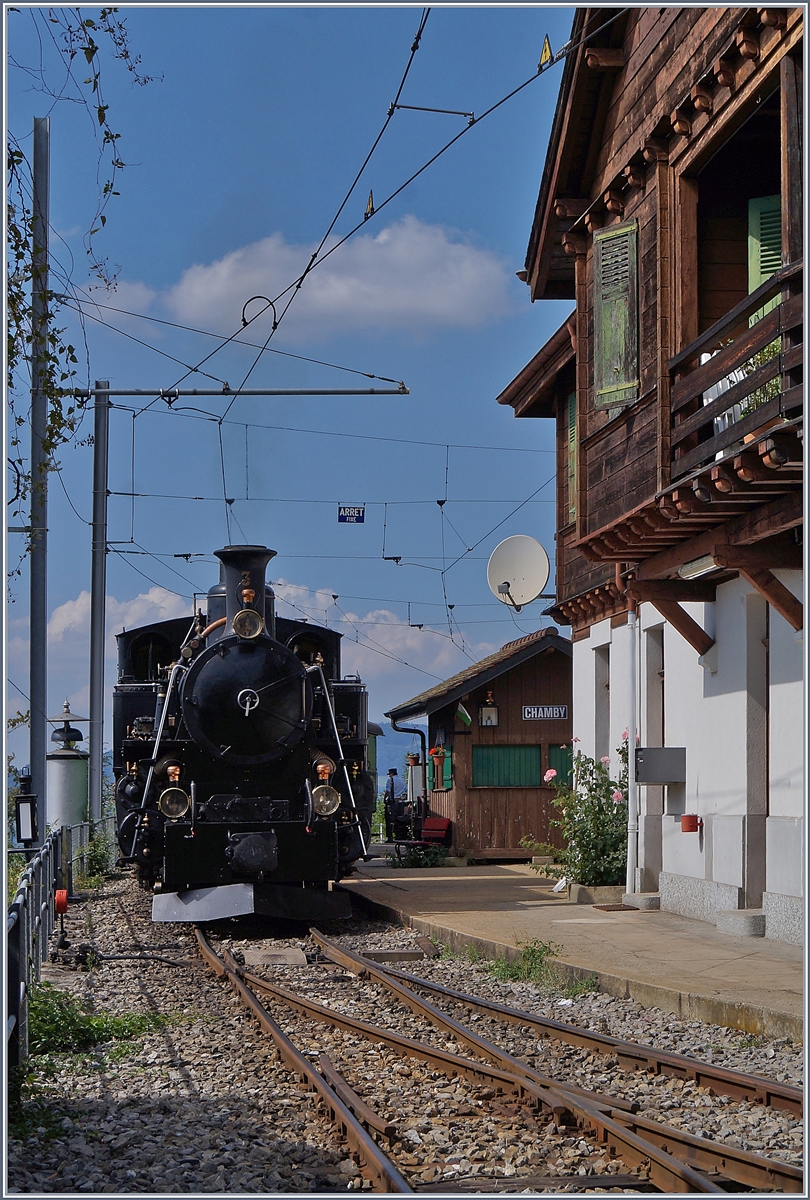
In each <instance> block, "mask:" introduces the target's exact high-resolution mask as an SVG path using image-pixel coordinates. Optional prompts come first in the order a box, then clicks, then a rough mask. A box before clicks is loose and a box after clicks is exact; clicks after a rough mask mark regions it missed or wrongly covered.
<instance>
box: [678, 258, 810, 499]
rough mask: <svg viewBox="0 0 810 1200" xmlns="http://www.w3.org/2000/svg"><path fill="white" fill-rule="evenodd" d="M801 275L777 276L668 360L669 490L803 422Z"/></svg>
mask: <svg viewBox="0 0 810 1200" xmlns="http://www.w3.org/2000/svg"><path fill="white" fill-rule="evenodd" d="M802 270H803V263H802V262H801V261H800V262H796V263H791V264H790V265H789V266H787V267H783V268H782V269H781V270H780V271H777V272H776V274H774V275H772V276H771V278H770V279H769V280H767V282H766V283H764V284H762V286H761V287H759V288H757V290H756V291H754V292H752V293H751V295H750V296H747V297H746V299H745V300H744V301H742V302H741V303H740V304H738V305H736V307H735V308H733V309H732V310H731V312H729V313H727V314H726V316H724V317H722V318H721V319H720V320H719V321H716V322H715V323H714V325H712V326H711V328H710V329H707V330H706V332H705V333H703V334H701V336H700V337H699V338H697V339H696V340H695V341H694V342H692V343H691V344H690V345H689V346H687V347H686V349H684V350H682V351H681V353H680V354H678V355H676V356H675V357H674V358H673V359H671V360H670V363H669V369H670V377H671V380H672V387H671V392H670V411H671V414H672V428H671V442H670V444H671V453H672V480H673V482H674V481H675V480H677V479H680V478H682V477H683V476H684V475H687V474H689V473H692V472H695V471H698V470H700V468H701V467H703V466H707V465H709V464H712V463H714V462H715V461H716V460H717V459H718V458H722V457H725V455H726V454H727V452H728V451H729V450H730V449H731V448H732V447H736V446H738V445H739V444H740V443H742V442H743V440H744V439H745V437H746V436H747V435H751V434H755V433H757V432H759V431H760V430H762V429H763V428H765V427H767V426H768V425H769V424H776V423H777V422H781V421H782V420H783V419H790V418H793V417H796V416H798V415H800V414H801V410H802V404H803V385H802V382H801V369H802V359H803V353H804V345H803V337H802V319H803V301H804V297H803V293H802ZM775 298H778V302H777V304H776V306H775V307H773V308H771V309H770V311H768V312H765V313H764V315H761V316H759V319H755V320H753V321H752V320H751V318H754V317H756V315H757V314H758V313H760V312H761V310H762V309H764V308H765V307H766V306H767V305H768V302H769V301H771V302H772V301H773V300H774V299H775ZM741 327H742V332H740V329H741Z"/></svg>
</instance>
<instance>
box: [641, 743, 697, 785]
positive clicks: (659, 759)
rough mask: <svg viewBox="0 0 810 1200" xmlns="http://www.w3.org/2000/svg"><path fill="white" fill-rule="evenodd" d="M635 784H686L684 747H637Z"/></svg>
mask: <svg viewBox="0 0 810 1200" xmlns="http://www.w3.org/2000/svg"><path fill="white" fill-rule="evenodd" d="M636 783H657V784H663V783H686V747H685V746H638V747H637V748H636Z"/></svg>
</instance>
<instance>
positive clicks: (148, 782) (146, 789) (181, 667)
mask: <svg viewBox="0 0 810 1200" xmlns="http://www.w3.org/2000/svg"><path fill="white" fill-rule="evenodd" d="M187 670H188V667H186V666H184V665H183V663H174V664H173V665H172V669H171V672H170V674H169V682H168V684H167V687H166V699H165V700H164V701H163V708H162V709H161V710H160V721H159V722H158V727H157V730H156V732H155V748H154V750H153V751H152V761H151V763H150V764H149V773H148V775H147V776H146V783H145V785H144V789H143V799H142V800H141V808H140V811H141V812H143V810H144V809H145V808H146V801H147V800H148V799H149V789H150V787H151V786H152V776H153V775H154V773H155V764H156V763H157V761H158V750H159V749H160V739H161V738H162V737H163V726H164V725H165V723H166V714H167V712H168V709H169V698H170V696H171V694H172V687H173V686H174V681H175V678H176V676H177V675H178V673H179V672H180V671H187ZM139 828H140V823H139V822H138V821H136V822H135V833H134V835H133V838H132V846H131V848H130V851H129V857H130V858H132V857H133V856H134V854H135V843H136V842H137V840H138V830H139Z"/></svg>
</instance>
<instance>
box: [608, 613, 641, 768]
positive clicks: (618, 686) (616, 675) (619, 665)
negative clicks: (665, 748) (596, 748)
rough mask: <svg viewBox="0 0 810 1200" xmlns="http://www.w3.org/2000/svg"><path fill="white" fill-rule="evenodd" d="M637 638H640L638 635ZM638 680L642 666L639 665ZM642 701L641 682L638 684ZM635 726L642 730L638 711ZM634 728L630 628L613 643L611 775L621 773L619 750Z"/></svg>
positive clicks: (616, 631) (618, 633)
mask: <svg viewBox="0 0 810 1200" xmlns="http://www.w3.org/2000/svg"><path fill="white" fill-rule="evenodd" d="M636 636H637V635H636ZM636 680H638V662H636ZM636 698H637V699H638V682H636ZM634 723H635V725H636V728H638V708H637V709H636V718H635V722H634ZM629 724H630V626H629V625H617V626H616V627H615V629H614V630H613V637H612V639H611V643H610V743H609V746H610V748H609V750H608V754H609V755H610V773H611V775H612V776H614V777H615V776H616V775H618V773H619V761H618V758H617V755H616V748H617V746H620V745H621V744H622V734H623V733H624V731H625V730H626V729H627V728H628V726H629Z"/></svg>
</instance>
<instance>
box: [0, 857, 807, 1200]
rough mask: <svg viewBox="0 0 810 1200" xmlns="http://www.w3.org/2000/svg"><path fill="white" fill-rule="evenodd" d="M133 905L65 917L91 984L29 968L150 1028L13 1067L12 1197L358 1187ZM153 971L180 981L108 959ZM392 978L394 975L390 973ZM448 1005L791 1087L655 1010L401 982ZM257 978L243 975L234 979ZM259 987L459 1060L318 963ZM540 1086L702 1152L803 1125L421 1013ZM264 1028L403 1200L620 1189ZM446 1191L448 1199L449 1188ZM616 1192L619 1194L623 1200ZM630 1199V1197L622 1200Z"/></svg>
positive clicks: (437, 1034) (787, 1134) (347, 935)
mask: <svg viewBox="0 0 810 1200" xmlns="http://www.w3.org/2000/svg"><path fill="white" fill-rule="evenodd" d="M149 911H150V898H149V896H147V895H145V894H144V893H142V892H140V891H138V890H137V888H136V886H135V884H134V881H133V880H132V879H131V878H130V877H129V876H126V877H123V878H116V879H113V880H110V881H109V882H108V884H107V886H106V887H105V889H104V890H103V892H102V894H101V895H99V896H94V897H91V898H88V899H87V900H86V901H85V902H84V903H81V904H77V905H74V906H71V909H70V912H69V913H68V916H67V918H66V930H67V934H68V937H69V938H70V940H71V943H72V946H71V949H70V950H69V951H68V952H67V955H68V957H69V956H70V955H71V953H72V951H73V950H74V949H75V947H76V946H78V945H79V944H80V943H85V944H87V945H89V946H91V947H93V948H94V949H95V951H96V953H97V954H98V955H100V956H101V960H100V962H97V963H95V964H94V963H93V962H92V958H91V969H89V970H87V969H70V968H69V967H68V966H54V967H48V968H46V969H45V970H44V971H43V978H46V979H48V978H49V979H51V980H52V981H53V982H54V983H55V984H56V985H57V986H59V987H68V988H69V989H70V990H71V991H72V992H74V994H76V995H77V996H78V997H80V998H81V999H82V1000H83V1001H84V1002H86V1003H88V1005H89V1006H90V1007H91V1008H92V1009H93V1010H94V1011H97V1012H101V1011H107V1012H112V1013H119V1014H120V1013H125V1012H135V1013H148V1012H154V1013H162V1014H164V1015H165V1016H166V1017H167V1018H168V1019H167V1022H166V1023H165V1024H164V1025H163V1026H162V1027H161V1028H160V1029H157V1030H152V1031H150V1032H148V1033H146V1034H142V1035H140V1036H138V1037H136V1038H134V1039H133V1040H132V1041H130V1042H111V1043H107V1044H106V1045H102V1046H96V1047H94V1048H93V1049H92V1050H91V1051H89V1052H86V1053H83V1054H78V1055H77V1054H62V1055H52V1056H49V1057H48V1059H47V1060H38V1059H34V1060H32V1065H33V1066H34V1068H35V1071H36V1079H35V1084H34V1092H33V1096H34V1100H39V1101H40V1102H44V1104H45V1106H46V1107H45V1109H40V1108H38V1107H36V1105H35V1103H34V1102H33V1101H32V1100H29V1101H27V1105H26V1109H25V1112H26V1122H27V1127H26V1128H25V1129H24V1131H23V1136H21V1137H12V1138H11V1139H10V1141H9V1146H8V1184H9V1191H11V1192H132V1193H147V1194H149V1193H160V1192H186V1193H199V1192H225V1193H260V1192H264V1193H268V1192H270V1193H273V1192H277V1193H286V1192H313V1191H314V1192H325V1191H348V1190H354V1189H355V1188H361V1187H363V1186H364V1181H363V1180H362V1179H361V1177H360V1175H359V1171H358V1168H357V1166H356V1165H355V1163H354V1162H353V1161H352V1159H351V1157H350V1156H349V1152H348V1148H347V1147H346V1145H345V1144H343V1143H341V1141H340V1140H339V1138H338V1136H337V1134H336V1133H335V1131H334V1130H333V1129H332V1127H331V1126H330V1125H329V1123H328V1122H327V1120H326V1118H325V1116H324V1115H323V1113H322V1112H319V1111H318V1107H317V1104H316V1098H315V1097H314V1096H313V1095H312V1094H309V1093H307V1092H305V1091H303V1090H302V1085H301V1084H300V1083H299V1081H298V1080H297V1079H295V1077H293V1076H292V1075H291V1073H290V1072H289V1071H288V1070H287V1069H286V1068H285V1067H284V1066H283V1064H281V1063H280V1062H279V1060H278V1059H277V1057H276V1054H275V1051H274V1048H273V1046H272V1044H271V1042H270V1040H269V1039H268V1038H267V1037H265V1036H264V1035H262V1034H261V1033H260V1031H259V1029H258V1026H257V1025H256V1023H255V1021H253V1020H252V1019H251V1018H250V1017H249V1016H248V1014H247V1012H246V1010H245V1009H244V1008H243V1007H242V1005H241V1003H240V1002H239V1000H238V998H237V997H236V995H235V993H234V992H233V991H232V990H231V989H230V988H229V986H228V985H226V984H224V983H222V982H219V981H217V980H216V979H214V977H213V975H212V974H211V972H210V971H209V970H208V969H207V968H206V967H205V966H204V965H203V963H202V960H201V959H200V958H199V956H198V954H197V950H196V939H195V938H194V936H193V934H192V932H191V931H190V929H189V928H187V927H185V926H179V925H153V924H152V923H151V920H150V919H149ZM323 932H324V933H326V934H327V936H330V937H332V938H334V940H336V941H338V942H339V943H340V944H342V945H344V946H345V947H346V948H347V949H355V950H357V951H360V952H362V950H364V949H371V948H377V949H387V950H392V949H413V948H414V946H415V941H414V935H413V933H412V932H410V931H408V930H406V929H403V928H399V927H393V926H390V925H386V924H384V923H383V922H380V921H368V920H363V921H360V920H352V921H350V922H346V923H343V924H341V925H337V924H336V925H333V926H331V927H328V928H325V929H324V931H323ZM222 933H223V936H222V937H221V938H220V939H215V944H218V945H219V946H227V947H228V948H230V949H231V950H232V952H233V953H234V954H235V956H236V957H237V958H241V957H243V956H244V952H245V950H246V949H256V948H262V947H267V948H270V947H276V948H278V947H280V946H290V947H298V948H302V949H304V950H305V951H306V952H307V953H309V954H310V956H311V955H312V953H313V951H314V950H315V946H314V943H312V942H311V941H310V940H309V939H307V938H306V937H302V936H299V937H295V938H269V937H267V933H266V930H263V929H258V930H257V929H246V928H245V927H240V926H236V925H230V926H228V927H225V928H224V930H222ZM150 953H151V954H152V956H154V955H160V956H161V957H163V958H166V959H173V960H176V961H178V962H182V963H184V964H187V965H183V966H170V965H168V964H166V963H164V962H155V961H151V960H149V959H145V960H139V959H137V958H134V957H133V958H120V959H110V958H109V957H106V956H111V955H138V954H144V955H149V954H150ZM394 965H399V964H394ZM401 966H402V969H404V970H406V971H408V972H409V973H411V974H420V975H423V976H426V977H429V978H431V979H432V980H435V981H437V982H440V983H443V984H445V985H446V986H448V987H452V988H455V989H457V990H458V991H463V992H469V993H474V994H477V995H480V996H483V997H487V998H490V999H493V1000H496V1001H497V1002H499V1003H502V1004H507V1005H509V1006H510V1007H513V1008H519V1009H523V1010H525V1011H527V1012H534V1013H537V1014H539V1015H544V1016H548V1017H551V1018H552V1019H554V1020H562V1021H566V1022H568V1023H570V1024H575V1025H579V1026H583V1027H587V1028H591V1029H595V1030H598V1031H599V1032H604V1033H610V1034H613V1035H615V1036H617V1037H621V1038H625V1039H627V1040H630V1041H638V1042H644V1043H647V1044H651V1045H654V1046H657V1047H659V1048H661V1049H667V1050H672V1051H677V1052H679V1053H686V1054H691V1055H693V1056H694V1057H696V1058H701V1059H704V1060H710V1061H714V1062H722V1064H723V1065H724V1066H727V1067H731V1068H733V1069H736V1070H740V1071H745V1072H748V1073H752V1074H759V1075H763V1076H766V1077H769V1078H773V1079H778V1080H782V1081H785V1082H789V1083H792V1084H800V1083H801V1066H802V1055H801V1048H800V1047H795V1046H793V1045H791V1044H790V1043H789V1042H788V1041H786V1040H785V1039H781V1040H777V1041H774V1042H770V1041H767V1040H765V1039H760V1038H750V1037H746V1035H742V1034H740V1033H739V1031H735V1030H727V1029H721V1028H719V1027H717V1026H710V1025H705V1024H703V1023H702V1022H698V1021H677V1020H675V1019H674V1018H673V1017H672V1016H671V1015H670V1014H667V1013H664V1012H661V1011H660V1010H657V1009H644V1008H643V1007H642V1006H641V1005H639V1004H637V1003H635V1002H633V1001H627V1000H616V999H614V998H612V997H608V996H605V995H599V994H596V993H587V994H585V995H582V996H577V997H575V998H573V999H568V998H566V997H565V996H564V995H563V994H562V993H561V992H560V991H559V990H558V991H556V992H555V991H553V990H551V991H549V990H547V989H540V988H538V987H536V986H535V985H533V984H527V983H501V982H498V981H497V980H496V979H494V978H493V976H492V974H491V973H490V972H489V971H487V970H486V968H485V966H484V964H481V963H474V962H468V961H466V960H465V959H462V958H450V957H447V958H445V957H439V958H432V959H430V958H425V959H423V960H420V961H416V962H407V963H403V964H401ZM251 969H254V970H255V969H256V968H251ZM261 973H262V974H264V975H266V977H267V978H268V979H270V980H272V981H273V982H276V983H279V984H282V985H284V986H287V987H289V988H290V989H291V990H297V991H301V992H303V993H305V994H306V995H307V996H309V997H310V998H312V999H316V1000H319V1001H320V1002H321V1003H323V1004H328V1005H329V1006H331V1007H333V1008H336V1009H339V1010H341V1011H345V1012H348V1013H351V1014H352V1015H354V1016H358V1017H360V1018H362V1019H363V1020H365V1021H368V1022H370V1023H372V1024H375V1025H378V1026H382V1027H389V1028H392V1029H396V1030H397V1032H399V1033H402V1034H405V1035H406V1036H410V1037H414V1038H417V1039H419V1040H421V1041H428V1042H431V1044H434V1045H437V1046H441V1047H442V1048H443V1049H448V1050H451V1051H453V1052H455V1053H460V1054H465V1055H467V1056H469V1051H467V1050H465V1048H464V1047H462V1046H459V1045H457V1044H456V1043H455V1041H454V1040H453V1039H452V1038H450V1037H448V1035H447V1034H444V1033H442V1032H441V1031H438V1030H436V1029H435V1028H434V1027H430V1028H428V1027H426V1026H425V1024H424V1022H422V1021H421V1019H420V1018H418V1017H416V1016H415V1015H414V1014H413V1013H411V1012H410V1010H408V1009H405V1008H404V1007H403V1006H402V1005H400V1004H399V1002H398V1001H397V1000H396V999H395V998H394V997H393V996H391V994H390V993H387V992H385V991H383V990H381V989H380V988H378V987H376V986H375V985H373V984H371V983H367V982H362V981H359V980H357V979H356V978H355V977H353V976H351V975H349V974H348V973H347V972H345V971H342V970H327V969H325V968H324V967H323V966H321V965H318V964H310V965H307V966H297V967H293V966H272V967H265V968H262V969H261ZM430 999H431V1002H432V1003H434V1004H437V1005H438V1006H439V1007H442V1008H445V1009H446V1011H447V1012H448V1013H450V1014H451V1015H452V1016H454V1017H455V1018H456V1019H457V1020H460V1021H462V1022H464V1023H467V1024H470V1025H471V1027H472V1028H474V1029H475V1030H476V1031H477V1032H479V1033H480V1034H482V1035H483V1036H484V1037H486V1038H490V1039H491V1040H493V1041H496V1042H498V1043H499V1044H500V1045H502V1046H503V1047H504V1048H505V1049H507V1050H509V1052H510V1053H512V1054H514V1055H515V1056H516V1057H521V1058H525V1059H526V1061H528V1062H529V1063H531V1065H532V1066H534V1067H535V1069H536V1070H538V1071H540V1072H542V1073H543V1074H548V1075H552V1076H555V1077H558V1078H560V1079H564V1080H568V1081H570V1082H573V1083H576V1084H577V1085H579V1086H580V1087H586V1088H592V1089H594V1090H598V1091H601V1092H606V1093H610V1094H612V1095H616V1096H618V1095H623V1096H625V1097H628V1098H630V1097H632V1098H635V1099H636V1100H638V1101H639V1104H640V1111H641V1112H642V1113H644V1114H645V1115H648V1116H650V1117H655V1118H656V1119H658V1120H661V1121H665V1122H666V1123H667V1124H671V1125H674V1126H678V1127H680V1128H683V1129H687V1130H689V1131H690V1132H693V1133H698V1134H701V1135H702V1136H705V1137H709V1138H712V1139H713V1140H717V1141H721V1142H726V1143H727V1144H734V1145H737V1146H741V1147H743V1148H744V1149H748V1150H751V1151H753V1152H755V1153H757V1154H769V1155H771V1156H773V1157H776V1158H779V1159H781V1160H783V1161H786V1162H791V1163H795V1164H799V1163H800V1162H801V1146H802V1142H801V1138H802V1123H801V1121H799V1120H797V1119H796V1118H795V1117H791V1116H790V1115H789V1114H786V1113H781V1112H777V1111H774V1110H771V1109H767V1108H763V1107H760V1106H758V1105H753V1104H746V1103H739V1102H735V1101H730V1100H729V1099H728V1098H727V1097H718V1096H711V1095H710V1094H709V1093H708V1092H707V1091H706V1090H705V1089H703V1088H699V1087H697V1086H696V1085H694V1084H693V1083H690V1082H688V1081H687V1082H684V1081H681V1080H675V1079H671V1078H667V1077H665V1076H660V1077H656V1078H653V1077H650V1076H647V1075H644V1074H641V1073H628V1072H623V1071H620V1070H619V1069H618V1066H617V1065H616V1061H615V1059H613V1060H611V1059H610V1058H608V1057H605V1056H603V1055H595V1054H592V1053H589V1052H587V1051H584V1050H580V1049H577V1048H575V1047H572V1046H567V1045H565V1044H563V1043H560V1042H557V1041H552V1040H551V1039H547V1038H540V1039H538V1038H537V1036H536V1033H534V1032H533V1031H524V1030H521V1029H520V1028H519V1027H518V1026H514V1025H505V1024H503V1023H501V1022H497V1021H491V1020H489V1019H488V1018H486V1017H477V1016H475V1015H470V1014H469V1013H467V1012H465V1011H463V1010H462V1009H460V1008H458V1007H457V1006H454V1005H451V1004H448V1003H447V1002H446V1001H444V1000H441V1001H439V1000H437V999H436V997H430ZM273 1015H274V1017H275V1019H276V1020H277V1021H278V1022H279V1023H280V1024H281V1025H282V1027H283V1028H285V1030H286V1031H288V1032H289V1034H290V1036H292V1037H293V1039H294V1040H295V1041H296V1042H297V1044H298V1045H299V1047H300V1048H301V1049H302V1050H303V1052H304V1053H306V1054H307V1055H308V1056H309V1057H310V1058H317V1054H318V1053H323V1052H325V1053H328V1054H329V1056H330V1058H331V1059H332V1061H333V1062H334V1064H335V1066H336V1067H337V1069H338V1070H339V1071H341V1073H342V1074H344V1075H345V1077H346V1078H347V1079H348V1080H349V1082H350V1083H351V1085H352V1087H354V1088H355V1090H356V1091H358V1092H359V1093H360V1094H361V1095H362V1096H363V1097H364V1099H366V1100H367V1102H368V1103H369V1104H371V1105H372V1107H374V1108H375V1109H377V1110H378V1111H379V1112H380V1113H381V1114H382V1115H384V1116H386V1117H387V1118H389V1119H391V1120H393V1121H395V1122H396V1123H397V1124H398V1126H399V1129H400V1132H401V1133H402V1135H403V1136H402V1138H401V1140H398V1141H396V1142H395V1143H394V1144H393V1146H392V1148H391V1150H390V1152H391V1154H392V1157H393V1158H394V1160H395V1161H396V1162H397V1165H398V1166H399V1168H400V1170H402V1171H403V1173H404V1174H405V1175H406V1177H408V1178H409V1179H410V1180H411V1181H412V1185H413V1186H422V1187H429V1186H430V1185H431V1184H432V1183H435V1184H438V1183H439V1182H441V1183H443V1184H444V1183H448V1182H450V1181H452V1180H454V1179H456V1180H462V1179H463V1180H467V1181H470V1182H472V1180H473V1179H474V1177H476V1176H481V1177H482V1183H481V1189H482V1190H486V1185H485V1182H483V1180H484V1179H485V1177H487V1176H490V1177H492V1178H493V1179H494V1178H500V1179H511V1178H514V1181H515V1187H514V1190H515V1191H518V1190H522V1188H525V1186H526V1185H525V1184H524V1185H522V1186H521V1182H520V1177H521V1176H525V1177H527V1179H528V1178H529V1177H535V1176H549V1175H551V1176H554V1175H557V1176H569V1177H570V1176H571V1175H579V1176H581V1177H582V1185H581V1186H579V1185H570V1184H566V1185H564V1186H562V1187H561V1188H560V1190H565V1191H570V1190H574V1191H586V1190H603V1189H605V1188H609V1187H610V1184H609V1181H608V1179H606V1178H602V1179H591V1178H589V1176H591V1175H593V1174H594V1173H596V1174H598V1175H603V1174H604V1173H606V1172H607V1173H609V1172H611V1171H613V1172H621V1173H624V1174H626V1173H627V1168H626V1167H625V1166H624V1164H622V1163H620V1162H618V1161H613V1162H611V1161H610V1160H609V1159H608V1157H607V1155H606V1153H605V1152H604V1150H603V1149H602V1148H601V1147H599V1146H597V1145H596V1144H595V1143H594V1142H593V1140H592V1139H590V1138H588V1137H584V1136H582V1135H580V1134H576V1136H572V1131H566V1130H562V1131H560V1130H557V1129H556V1127H554V1126H552V1125H549V1124H547V1123H546V1121H545V1119H541V1120H538V1119H537V1118H536V1117H535V1116H533V1115H532V1114H531V1113H528V1112H526V1111H525V1110H521V1109H519V1108H517V1106H515V1105H511V1104H510V1103H509V1098H508V1097H495V1096H494V1094H493V1093H492V1092H491V1090H488V1089H487V1088H482V1087H480V1086H478V1085H474V1084H472V1083H469V1082H467V1081H466V1080H461V1079H448V1078H447V1077H445V1076H443V1075H440V1074H438V1073H437V1072H435V1071H433V1070H431V1069H430V1068H429V1067H428V1066H427V1065H425V1066H424V1067H423V1066H422V1065H421V1064H419V1063H414V1062H413V1061H411V1060H403V1059H401V1058H398V1057H397V1056H395V1055H394V1054H393V1053H391V1052H390V1051H388V1050H385V1049H384V1048H380V1047H375V1046H373V1045H372V1044H371V1043H369V1042H368V1041H365V1040H358V1039H356V1038H355V1037H354V1036H353V1035H350V1034H343V1033H341V1032H340V1031H337V1030H333V1029H331V1028H329V1027H328V1026H326V1025H323V1024H320V1023H317V1022H310V1021H304V1020H303V1019H302V1018H300V1017H298V1016H296V1015H295V1014H293V1013H292V1012H291V1010H289V1009H287V1008H284V1007H277V1008H273ZM465 1186H467V1184H466V1183H465ZM624 1190H627V1189H624ZM630 1190H635V1189H630Z"/></svg>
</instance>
